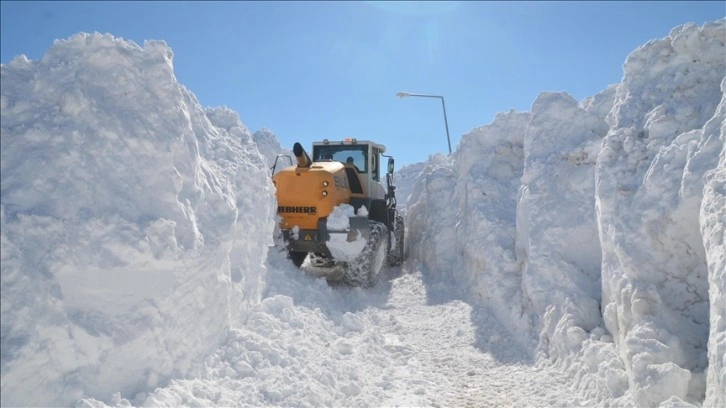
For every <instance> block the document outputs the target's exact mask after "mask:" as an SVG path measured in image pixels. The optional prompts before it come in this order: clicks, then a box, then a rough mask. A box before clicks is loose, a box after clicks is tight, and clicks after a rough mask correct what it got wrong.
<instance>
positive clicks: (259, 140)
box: [252, 129, 295, 172]
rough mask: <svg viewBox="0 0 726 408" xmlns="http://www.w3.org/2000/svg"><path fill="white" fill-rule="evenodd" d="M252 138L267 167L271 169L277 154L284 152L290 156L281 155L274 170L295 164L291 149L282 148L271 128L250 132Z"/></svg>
mask: <svg viewBox="0 0 726 408" xmlns="http://www.w3.org/2000/svg"><path fill="white" fill-rule="evenodd" d="M252 140H254V141H255V144H256V145H257V149H258V150H259V151H260V153H262V155H263V156H265V160H266V161H267V167H268V168H270V169H273V167H274V166H275V161H276V160H277V156H278V155H280V154H285V155H288V156H290V158H289V159H288V158H287V157H281V158H280V159H279V160H278V164H277V167H276V168H275V172H277V171H279V170H280V169H283V168H285V167H288V166H292V165H293V164H295V155H293V154H292V150H290V149H284V148H283V147H282V146H281V145H280V142H279V141H278V140H277V136H275V134H274V133H272V131H271V130H269V129H262V130H258V131H256V132H255V133H253V134H252Z"/></svg>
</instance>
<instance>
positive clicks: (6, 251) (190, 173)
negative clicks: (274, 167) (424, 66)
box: [0, 20, 726, 407]
mask: <svg viewBox="0 0 726 408" xmlns="http://www.w3.org/2000/svg"><path fill="white" fill-rule="evenodd" d="M725 42H726V22H725V21H724V20H719V21H716V22H712V23H708V24H705V25H704V26H700V27H699V26H695V25H693V24H686V25H683V26H679V27H676V28H674V29H673V30H672V31H671V33H669V35H668V36H666V37H664V38H662V39H657V40H653V41H650V42H648V43H647V44H644V45H642V46H641V47H639V48H638V49H636V50H634V51H633V52H632V53H631V54H630V55H629V56H628V58H627V60H626V61H625V63H624V65H623V79H622V81H621V82H620V83H618V84H613V85H612V86H610V87H607V88H606V89H604V90H603V91H602V92H600V93H598V94H597V95H594V96H592V97H590V98H587V99H585V100H583V101H577V100H574V99H573V98H572V97H571V96H569V95H567V94H566V93H552V92H543V93H541V94H540V95H539V96H538V97H537V98H536V100H535V101H534V103H533V105H532V108H531V111H530V112H513V111H510V112H506V113H505V112H503V113H500V114H498V115H497V116H496V117H495V118H494V120H493V121H492V122H491V123H490V124H488V125H484V126H481V127H478V128H474V129H472V130H471V131H470V132H469V133H467V134H465V135H463V136H462V138H461V142H460V143H459V145H458V146H457V149H456V151H455V153H454V154H452V155H449V156H444V155H441V154H437V155H433V156H431V157H429V158H428V160H426V161H425V162H424V163H420V164H416V165H413V166H406V167H404V168H402V169H400V170H399V171H398V172H397V173H396V177H395V178H394V179H395V180H396V184H397V185H398V186H399V188H398V190H397V192H398V200H399V207H401V208H402V209H405V221H406V238H407V239H406V252H407V260H406V262H405V263H404V265H403V266H402V267H399V268H385V269H384V271H383V272H382V276H381V277H380V279H379V281H378V283H377V285H375V286H374V287H372V288H368V289H361V288H350V287H347V286H344V285H333V284H328V283H327V282H326V281H325V280H324V279H319V278H314V277H311V276H308V275H306V274H304V273H301V272H300V271H299V270H298V269H296V268H295V267H294V266H292V264H291V263H290V262H289V260H287V259H286V258H285V254H284V252H281V250H280V249H279V248H275V247H274V245H273V240H272V236H273V233H274V229H275V227H274V225H275V219H276V216H275V213H274V209H275V199H274V187H273V185H272V182H271V179H270V166H271V163H270V160H271V159H273V160H274V157H275V156H276V155H277V154H278V153H281V152H284V151H285V149H284V148H282V147H280V146H279V142H276V138H275V137H274V134H272V132H271V131H268V130H264V131H263V132H262V133H256V134H255V135H256V136H255V137H253V136H252V135H251V134H250V132H249V131H248V130H247V129H246V128H245V126H244V125H243V124H242V123H241V122H240V119H239V116H238V114H237V113H236V112H233V111H231V110H230V109H228V108H225V107H216V108H209V107H202V106H201V105H200V103H199V102H198V101H197V100H196V98H195V97H194V95H193V94H192V92H190V91H189V90H187V89H185V88H184V87H183V86H182V85H181V84H179V83H178V82H177V81H176V79H175V77H174V73H173V64H172V60H173V54H172V51H171V49H170V48H169V47H168V46H167V45H166V44H165V43H164V42H163V41H147V42H145V43H144V45H143V47H140V46H138V45H136V44H135V43H133V42H131V41H126V40H124V39H121V38H117V37H113V36H112V35H110V34H105V35H101V34H97V33H94V34H85V33H79V34H77V35H74V36H72V37H71V38H68V39H66V40H57V41H56V42H55V43H54V44H53V45H52V46H51V47H50V48H49V49H48V51H47V52H46V54H45V55H44V57H43V58H42V59H41V60H39V61H29V60H27V58H25V57H24V56H19V57H16V58H15V59H14V60H13V61H11V62H10V63H8V64H3V65H2V72H1V77H0V80H1V86H0V108H1V115H0V119H1V131H2V133H1V136H0V142H1V143H2V145H1V148H2V149H1V151H2V161H1V169H0V170H1V171H0V175H1V187H2V191H1V203H0V227H1V229H0V238H1V241H0V245H1V248H0V254H1V256H0V268H1V272H2V287H1V293H0V302H1V305H2V316H1V317H2V321H1V325H0V327H1V328H2V330H1V338H0V340H1V342H2V344H1V350H2V354H1V369H2V373H1V386H2V387H1V390H0V391H1V392H0V398H1V401H0V404H1V405H2V406H81V407H107V406H114V407H121V406H129V405H134V406H154V407H158V406H170V407H171V406H174V407H177V406H255V407H261V406H350V407H352V406H480V407H487V406H491V407H501V406H512V407H514V406H516V407H519V406H568V407H570V406H639V407H653V406H661V407H687V406H704V407H723V406H726V396H725V395H724V390H726V361H724V359H725V357H724V355H725V354H726V244H725V238H726V237H725V234H726V149H725V148H724V143H725V142H726V140H725V139H726V98H725V97H724V95H725V94H726V45H725V44H724V43H725ZM301 142H304V141H301ZM381 142H383V143H384V144H385V141H381ZM391 154H393V155H395V152H391ZM343 212H344V211H343Z"/></svg>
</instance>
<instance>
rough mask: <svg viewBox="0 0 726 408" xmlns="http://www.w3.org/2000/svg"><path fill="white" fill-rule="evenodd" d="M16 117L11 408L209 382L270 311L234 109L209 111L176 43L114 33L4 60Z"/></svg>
mask: <svg viewBox="0 0 726 408" xmlns="http://www.w3.org/2000/svg"><path fill="white" fill-rule="evenodd" d="M0 107H1V108H2V139H1V141H2V172H1V173H2V196H1V197H2V205H1V219H0V223H1V226H2V234H1V239H2V244H1V245H2V250H1V252H2V259H1V265H2V294H1V296H0V298H1V302H2V338H1V340H2V393H1V395H2V405H3V406H14V405H31V406H44V405H45V406H49V405H53V406H57V405H70V404H72V403H74V402H75V401H77V400H78V399H79V398H81V397H83V396H88V395H91V396H95V395H98V396H104V397H105V396H108V395H111V393H113V392H116V391H121V392H123V393H124V394H125V395H134V394H135V393H136V392H139V391H142V390H146V389H148V388H149V387H154V386H155V385H157V384H164V383H166V381H168V379H169V378H172V377H185V376H189V375H194V374H195V373H198V372H199V368H200V367H198V363H199V357H200V356H203V355H206V354H208V353H209V352H211V351H213V350H214V349H215V348H216V345H217V344H219V342H220V341H221V340H222V339H223V336H224V333H225V329H226V328H227V326H228V324H229V323H230V321H238V320H239V319H240V318H242V317H243V316H244V315H245V313H246V307H247V306H245V305H249V304H251V303H257V302H259V300H260V296H261V294H260V293H261V285H262V280H263V278H264V273H265V272H264V271H265V268H264V259H265V253H266V250H267V243H268V241H269V239H268V238H267V237H271V234H272V225H273V224H272V221H271V216H272V209H273V190H272V185H271V183H270V181H269V175H268V173H267V171H266V168H265V164H264V161H263V158H262V156H261V155H260V154H259V152H258V151H257V149H256V148H255V145H254V143H253V142H252V140H251V136H250V135H249V133H248V132H247V131H246V130H245V129H244V127H243V126H242V125H241V124H240V123H239V119H238V117H237V115H236V113H234V112H232V111H229V110H226V109H217V110H215V109H210V110H207V112H206V113H205V111H204V110H203V109H202V108H201V107H200V105H199V103H198V102H197V100H196V99H195V98H194V96H193V95H192V94H191V93H189V92H188V91H187V90H186V89H184V88H183V87H182V86H181V85H179V84H178V83H177V82H176V79H175V78H174V75H173V69H172V52H171V50H170V49H169V48H168V47H167V46H166V44H165V43H163V42H157V41H148V42H146V43H145V44H144V47H143V48H140V47H138V46H137V45H136V44H134V43H132V42H127V41H123V40H121V39H116V38H113V37H111V36H109V35H99V34H93V35H88V34H78V35H75V36H73V37H71V38H69V39H68V40H63V41H56V42H55V44H54V45H53V47H52V48H50V49H49V50H48V52H47V53H46V54H45V56H44V57H43V59H42V60H40V61H28V60H27V59H26V58H25V57H23V56H21V57H17V58H16V59H14V60H13V61H12V62H11V63H9V64H3V65H2V94H1V96H0ZM249 186H255V188H254V192H253V193H252V190H251V189H250V187H249ZM246 237H253V238H246ZM200 328H203V329H200Z"/></svg>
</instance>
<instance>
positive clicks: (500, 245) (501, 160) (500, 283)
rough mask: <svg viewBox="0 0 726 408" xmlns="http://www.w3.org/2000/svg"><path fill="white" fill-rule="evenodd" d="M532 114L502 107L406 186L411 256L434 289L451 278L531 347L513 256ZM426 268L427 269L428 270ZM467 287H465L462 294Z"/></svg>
mask: <svg viewBox="0 0 726 408" xmlns="http://www.w3.org/2000/svg"><path fill="white" fill-rule="evenodd" d="M529 118H530V114H528V113H515V112H509V113H501V114H498V115H497V117H496V118H495V119H494V122H492V124H490V125H487V126H482V127H480V128H478V129H474V130H473V131H472V132H470V133H468V134H467V135H465V136H464V137H463V138H462V140H461V142H460V144H459V146H458V148H457V150H456V153H455V154H454V156H453V157H452V158H451V159H450V158H447V157H445V156H443V155H436V156H434V157H432V158H431V159H429V161H428V162H427V164H426V168H425V169H424V170H423V172H422V176H421V177H420V178H419V180H418V181H417V183H416V185H415V186H414V187H413V189H412V191H411V196H410V198H409V200H408V209H407V216H406V226H407V230H408V233H407V237H408V241H407V244H406V246H407V248H408V253H409V257H410V258H413V259H415V260H417V261H418V262H420V263H421V266H422V267H423V270H424V272H425V274H426V279H427V280H429V282H428V284H429V285H430V286H431V289H430V292H431V293H432V294H440V293H447V292H451V290H450V289H449V290H447V289H445V288H446V287H450V286H452V285H454V287H455V288H460V290H461V291H463V293H461V294H460V295H459V296H463V297H464V298H465V299H466V298H467V297H466V296H467V295H468V294H469V293H470V294H472V295H473V296H474V299H475V301H476V302H477V303H478V304H479V305H480V306H482V307H486V308H488V309H490V311H491V312H492V313H494V314H495V315H496V316H498V318H499V320H500V322H501V324H502V325H503V326H504V327H506V328H507V330H508V331H510V332H522V333H525V334H524V335H523V336H513V340H514V341H520V342H522V343H524V344H526V345H527V348H531V347H533V345H534V343H535V342H536V338H535V337H534V335H531V336H530V335H529V334H528V333H529V330H527V328H529V327H530V326H529V325H528V324H524V323H523V322H522V321H521V319H520V316H521V315H522V313H523V311H522V308H523V302H522V289H521V271H520V268H519V265H518V264H517V260H516V256H515V236H516V233H515V232H516V230H515V223H516V208H517V188H518V185H519V178H520V177H521V176H522V171H523V162H524V157H523V155H524V152H523V140H524V135H525V131H526V129H527V123H528V122H529ZM427 271H428V272H430V273H426V272H427ZM467 292H468V293H467Z"/></svg>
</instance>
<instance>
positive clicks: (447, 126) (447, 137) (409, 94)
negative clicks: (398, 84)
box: [396, 92, 451, 154]
mask: <svg viewBox="0 0 726 408" xmlns="http://www.w3.org/2000/svg"><path fill="white" fill-rule="evenodd" d="M396 96H398V97H399V98H405V97H407V96H420V97H422V98H439V99H441V107H442V108H444V125H446V141H447V142H449V154H451V138H450V137H449V121H448V120H447V119H446V103H444V97H443V96H440V95H425V94H417V93H411V92H399V93H397V94H396Z"/></svg>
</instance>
